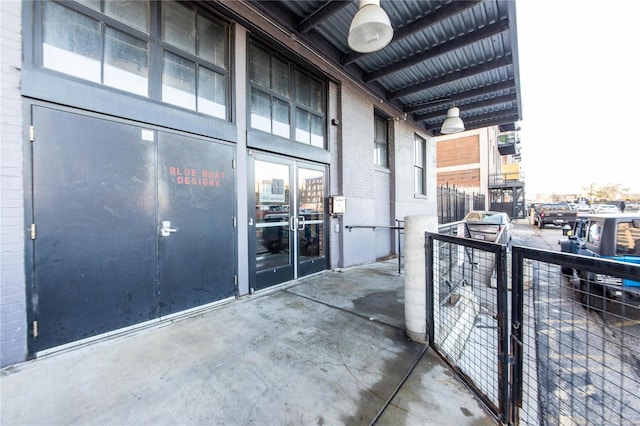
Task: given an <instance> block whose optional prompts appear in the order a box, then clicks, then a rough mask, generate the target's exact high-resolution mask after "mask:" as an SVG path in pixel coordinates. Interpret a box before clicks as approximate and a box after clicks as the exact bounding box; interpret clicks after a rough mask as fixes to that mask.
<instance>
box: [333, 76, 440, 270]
mask: <svg viewBox="0 0 640 426" xmlns="http://www.w3.org/2000/svg"><path fill="white" fill-rule="evenodd" d="M374 104H375V105H374ZM374 106H375V107H377V108H380V109H382V110H383V111H385V112H386V113H388V114H389V115H390V116H394V115H400V113H399V112H398V111H394V110H392V109H390V108H388V106H386V105H385V104H383V103H381V102H379V101H376V100H375V99H374V98H372V97H371V96H370V95H368V94H367V93H366V92H364V91H363V90H362V89H360V88H359V87H357V86H354V85H352V84H350V83H349V82H343V86H342V105H341V110H342V111H343V116H342V117H341V132H342V135H341V137H342V146H341V150H340V154H341V156H342V157H341V159H342V167H341V169H340V172H341V173H342V174H343V176H342V181H343V190H344V195H346V196H347V213H346V214H345V217H344V224H345V225H385V223H381V221H384V220H386V221H387V222H388V223H386V225H394V224H395V219H396V218H397V219H404V217H405V216H406V215H409V214H421V215H425V214H427V215H429V214H433V215H434V216H435V215H436V161H435V160H436V150H435V139H434V138H431V137H429V136H428V134H426V133H425V132H424V131H423V130H421V129H419V128H418V127H416V126H414V125H412V124H411V122H410V121H399V122H395V121H394V122H393V124H392V125H394V126H395V129H394V132H393V134H394V137H393V140H392V141H390V144H389V146H390V150H391V153H390V161H391V165H390V168H391V173H390V174H385V173H384V172H380V171H379V169H376V168H375V166H374V165H373V138H374V123H373V119H374ZM416 133H417V134H419V135H420V136H422V137H423V138H425V139H426V140H427V164H426V166H427V171H426V172H427V196H426V197H415V196H414V193H413V189H414V184H413V155H414V135H415V134H416ZM333 167H334V168H336V169H337V167H336V166H335V163H334V166H333ZM382 186H385V187H387V188H388V191H389V194H386V196H385V200H384V202H385V203H388V204H390V207H389V208H385V210H386V211H385V212H379V211H377V210H376V206H380V205H381V203H379V202H377V201H380V200H379V198H381V193H380V192H381V190H382ZM378 208H380V207H378ZM383 213H384V214H383ZM381 232H382V233H385V235H382V234H380V233H381ZM379 234H380V235H379ZM331 235H332V236H334V235H335V234H331ZM394 241H395V240H394V235H393V233H392V232H390V231H382V230H380V229H378V230H376V231H375V232H374V231H372V230H371V229H354V230H352V231H351V232H349V231H345V232H344V234H343V253H342V259H341V261H342V262H341V266H351V265H356V264H360V263H368V262H374V261H375V260H376V258H377V257H379V256H381V255H384V254H386V253H388V252H389V247H390V246H392V247H393V248H394V249H395V242H394Z"/></svg>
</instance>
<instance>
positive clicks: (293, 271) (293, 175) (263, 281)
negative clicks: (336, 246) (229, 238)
mask: <svg viewBox="0 0 640 426" xmlns="http://www.w3.org/2000/svg"><path fill="white" fill-rule="evenodd" d="M256 161H264V162H272V163H274V164H282V165H287V166H288V167H289V180H290V182H289V185H290V191H291V189H292V188H293V189H295V191H293V192H295V194H294V193H291V194H290V197H289V209H290V211H291V209H295V211H297V208H298V205H297V204H298V200H297V198H298V194H297V184H298V182H297V180H298V170H299V169H300V168H308V169H311V170H318V171H320V170H321V171H322V172H323V174H324V184H323V201H322V211H323V214H322V220H323V231H322V238H323V240H324V254H323V256H320V257H316V258H313V259H309V260H306V261H302V262H301V261H300V255H299V245H298V232H297V231H291V230H290V232H289V241H290V247H293V248H294V249H295V250H291V251H292V253H291V256H290V264H289V265H286V266H281V267H278V268H275V269H273V270H271V271H270V272H268V273H264V272H263V271H258V270H257V265H256V243H257V241H256V231H255V230H256V205H257V200H256V188H255V162H256ZM247 164H248V167H247V174H248V181H247V182H248V185H247V199H248V201H249V202H248V206H247V209H248V217H249V231H248V237H249V238H248V239H249V241H248V252H247V253H248V259H249V292H250V293H253V292H254V291H259V290H263V289H266V288H269V287H272V286H274V285H277V284H282V283H285V282H287V281H291V280H295V279H298V278H301V277H303V276H306V275H309V274H312V273H316V272H320V271H323V270H326V269H327V268H328V267H329V223H330V221H329V214H328V190H329V182H330V180H329V166H328V165H327V164H322V163H314V162H311V161H308V160H300V159H297V158H292V157H285V156H281V155H276V154H271V153H265V152H256V151H253V150H249V152H248V162H247ZM290 223H291V222H290ZM265 271H266V270H265Z"/></svg>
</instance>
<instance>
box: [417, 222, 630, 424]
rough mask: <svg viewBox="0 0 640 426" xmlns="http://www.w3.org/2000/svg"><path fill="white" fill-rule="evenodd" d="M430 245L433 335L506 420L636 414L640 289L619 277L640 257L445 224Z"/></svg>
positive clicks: (616, 419)
mask: <svg viewBox="0 0 640 426" xmlns="http://www.w3.org/2000/svg"><path fill="white" fill-rule="evenodd" d="M426 247H427V253H426V254H427V268H426V273H427V295H428V297H430V299H428V300H431V301H432V303H428V309H429V311H428V312H427V320H428V322H429V333H430V336H429V338H430V344H431V345H432V346H433V347H434V348H435V349H436V350H437V351H438V352H439V353H440V354H441V355H442V356H443V357H444V358H445V359H446V360H447V362H448V363H449V364H450V365H451V367H452V368H453V369H454V370H455V371H456V372H457V373H458V374H459V375H460V377H461V378H462V379H463V380H465V382H466V383H467V384H468V385H469V386H470V387H471V388H472V389H473V390H474V391H475V392H476V394H477V395H478V396H479V397H480V398H481V399H482V401H483V402H484V403H485V405H486V406H487V407H488V408H489V409H490V410H491V411H492V412H493V413H494V414H495V415H496V417H497V418H498V419H499V420H500V421H501V422H503V423H508V424H514V425H515V424H524V425H539V424H542V425H568V424H571V425H588V424H594V425H630V424H640V298H638V294H639V293H636V292H624V291H620V288H619V287H617V286H616V281H619V280H622V279H631V280H635V281H640V266H638V265H632V264H627V263H621V262H614V261H611V260H606V259H596V258H587V257H582V256H575V255H569V254H565V253H557V252H551V251H545V250H538V249H531V248H525V247H513V248H512V249H511V250H509V249H508V248H507V247H506V246H504V245H500V244H493V243H486V242H482V241H475V240H471V239H466V238H459V237H453V236H448V235H442V234H427V240H426ZM561 269H563V270H564V271H565V272H567V274H564V275H563V274H562V272H561ZM575 271H580V272H579V273H576V272H575Z"/></svg>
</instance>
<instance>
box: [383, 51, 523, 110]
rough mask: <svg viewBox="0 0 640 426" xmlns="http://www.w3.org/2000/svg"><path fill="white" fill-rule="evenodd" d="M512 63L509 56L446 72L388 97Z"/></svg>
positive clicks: (449, 81)
mask: <svg viewBox="0 0 640 426" xmlns="http://www.w3.org/2000/svg"><path fill="white" fill-rule="evenodd" d="M511 64H512V59H511V57H510V56H509V57H508V58H502V59H498V60H495V61H490V62H487V63H484V64H481V65H476V66H473V67H469V68H465V69H463V70H460V71H456V72H452V73H450V74H446V75H443V76H441V77H436V78H432V79H431V80H427V81H424V82H421V83H418V84H414V85H413V86H409V87H405V88H404V89H400V90H396V91H394V92H389V93H387V99H388V100H394V99H398V98H402V97H404V96H408V95H411V94H413V93H417V92H421V91H423V90H427V89H431V88H433V87H436V86H440V85H441V84H446V83H451V82H452V81H456V80H461V79H463V78H469V77H472V76H474V75H477V74H482V73H485V72H489V71H493V70H496V69H498V68H502V67H506V66H508V65H511Z"/></svg>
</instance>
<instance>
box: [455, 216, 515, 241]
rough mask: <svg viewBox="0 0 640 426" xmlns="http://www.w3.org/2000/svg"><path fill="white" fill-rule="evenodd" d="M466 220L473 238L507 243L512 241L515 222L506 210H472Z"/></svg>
mask: <svg viewBox="0 0 640 426" xmlns="http://www.w3.org/2000/svg"><path fill="white" fill-rule="evenodd" d="M464 220H465V221H466V222H467V226H468V227H469V232H470V233H471V238H475V239H477V240H483V241H491V242H499V243H503V244H506V243H508V242H509V241H511V237H512V233H513V224H512V223H511V219H510V218H509V215H508V214H506V213H504V212H492V211H471V212H469V213H467V215H466V216H465V218H464Z"/></svg>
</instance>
